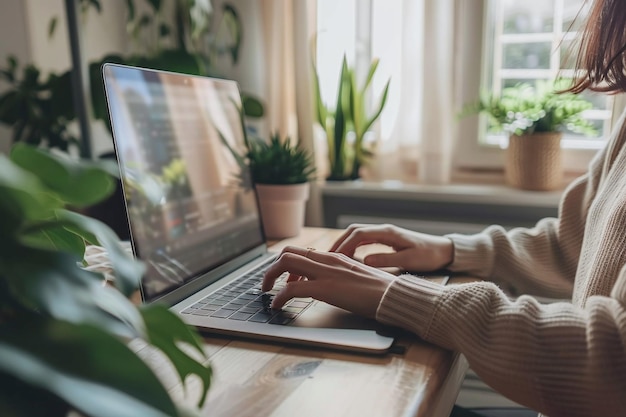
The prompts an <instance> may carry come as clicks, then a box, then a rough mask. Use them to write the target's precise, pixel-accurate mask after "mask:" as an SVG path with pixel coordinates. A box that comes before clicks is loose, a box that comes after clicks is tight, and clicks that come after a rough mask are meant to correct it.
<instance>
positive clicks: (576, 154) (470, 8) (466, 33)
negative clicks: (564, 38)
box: [453, 0, 626, 174]
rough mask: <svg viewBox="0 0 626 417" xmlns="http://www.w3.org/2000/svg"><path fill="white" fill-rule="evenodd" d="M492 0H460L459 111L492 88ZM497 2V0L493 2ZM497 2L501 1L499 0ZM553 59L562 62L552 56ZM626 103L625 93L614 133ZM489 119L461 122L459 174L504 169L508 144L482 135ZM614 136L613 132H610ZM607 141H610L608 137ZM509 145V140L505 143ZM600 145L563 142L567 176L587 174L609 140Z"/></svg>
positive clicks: (615, 106) (618, 100)
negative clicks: (491, 140)
mask: <svg viewBox="0 0 626 417" xmlns="http://www.w3.org/2000/svg"><path fill="white" fill-rule="evenodd" d="M489 1H490V0H466V1H459V2H458V4H459V17H458V19H459V22H458V23H459V24H458V25H457V27H458V29H459V30H458V31H457V34H456V48H457V51H458V54H457V56H458V57H459V62H458V65H457V74H456V82H457V86H456V87H457V88H456V97H457V103H458V106H459V108H458V110H459V111H460V109H461V108H462V107H463V105H464V104H466V103H473V102H476V101H477V100H478V98H479V94H480V91H481V89H482V86H485V85H489V71H490V69H489V68H488V67H489V66H490V65H493V64H492V63H491V62H488V60H487V59H486V58H487V57H488V56H493V55H494V54H493V51H492V50H490V49H489V48H490V47H491V48H492V45H493V44H494V42H490V41H489V39H488V37H489V36H490V34H491V32H492V31H493V27H492V26H491V25H492V24H493V21H494V20H493V19H494V17H493V16H492V15H491V14H490V13H491V8H490V7H489ZM491 1H494V0H491ZM495 1H497V0H495ZM552 55H553V56H552V57H551V59H558V57H554V55H556V54H552ZM625 104H626V100H625V99H624V97H623V94H619V95H616V96H615V97H614V100H613V103H612V109H611V112H612V118H611V122H610V123H608V125H609V126H610V128H611V130H612V128H613V127H614V126H615V124H616V123H617V121H618V119H619V116H620V115H621V113H622V111H623V110H624V107H625ZM486 123H487V117H486V116H484V115H479V116H478V117H466V118H463V119H461V120H459V123H458V125H457V132H456V135H455V136H456V137H455V145H456V146H455V154H454V155H453V167H454V168H455V170H457V171H499V170H501V169H502V168H503V166H504V151H505V147H506V144H502V145H501V146H498V145H495V144H487V143H485V141H484V140H482V139H483V138H481V137H480V135H481V134H485V132H486ZM609 133H610V132H609ZM605 139H606V138H605ZM504 142H506V140H505V141H504ZM596 143H597V146H593V144H591V146H588V147H584V146H583V147H581V146H578V147H572V146H568V145H571V143H568V141H567V140H564V141H563V145H564V146H563V168H564V170H565V172H566V173H572V174H579V173H582V172H584V171H586V169H587V166H588V164H589V162H590V161H591V159H592V158H593V156H594V155H595V154H596V153H597V152H598V150H599V149H600V148H602V147H603V146H604V143H606V140H604V141H597V142H596Z"/></svg>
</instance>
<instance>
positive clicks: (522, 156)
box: [505, 132, 563, 191]
mask: <svg viewBox="0 0 626 417" xmlns="http://www.w3.org/2000/svg"><path fill="white" fill-rule="evenodd" d="M561 136H563V134H562V133H560V132H548V133H534V134H532V135H511V136H510V137H509V148H508V150H507V153H506V168H505V173H506V182H507V184H509V185H511V186H513V187H517V188H521V189H524V190H534V191H549V190H555V189H558V188H560V187H561V186H562V185H563V168H562V163H561Z"/></svg>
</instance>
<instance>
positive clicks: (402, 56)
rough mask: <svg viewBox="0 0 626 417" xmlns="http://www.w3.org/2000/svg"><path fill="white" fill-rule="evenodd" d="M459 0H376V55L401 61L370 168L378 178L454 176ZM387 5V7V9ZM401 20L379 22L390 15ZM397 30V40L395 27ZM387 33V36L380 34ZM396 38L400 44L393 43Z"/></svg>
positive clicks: (373, 36)
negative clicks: (387, 126) (388, 119)
mask: <svg viewBox="0 0 626 417" xmlns="http://www.w3.org/2000/svg"><path fill="white" fill-rule="evenodd" d="M457 2H458V0H421V1H415V0H396V1H389V0H373V4H372V7H373V11H374V13H373V19H372V24H371V25H372V31H371V42H372V43H373V45H374V48H372V55H373V57H378V58H380V60H381V69H382V63H383V62H395V63H397V66H396V67H395V68H392V71H393V72H392V75H391V83H392V89H394V90H395V92H394V91H393V90H392V94H397V95H398V96H397V97H396V98H395V100H394V99H393V98H391V97H390V102H389V103H388V106H387V107H388V108H386V109H385V111H386V112H387V117H389V116H390V113H391V115H392V116H394V118H393V120H394V121H393V123H392V128H391V130H390V131H388V132H385V130H382V131H381V132H380V135H381V137H380V143H379V146H378V149H377V151H376V158H375V160H374V161H373V163H372V164H371V165H370V169H369V170H367V171H366V173H367V175H366V178H368V179H372V180H385V179H399V180H404V181H419V182H421V183H427V184H442V183H446V182H448V181H449V178H450V172H451V160H452V157H451V156H452V152H453V143H452V142H453V138H454V137H455V132H454V126H455V124H456V122H455V115H456V113H457V112H458V107H459V106H458V104H457V103H456V102H455V99H454V91H455V71H454V68H455V56H456V54H455V51H454V47H455V36H456V33H455V32H456V30H455V29H456V27H457V25H455V5H456V3H457ZM383 8H386V9H387V10H386V11H385V10H384V9H383ZM389 8H395V9H396V10H395V13H394V14H392V15H390V16H389V17H388V19H389V18H391V19H396V20H397V22H395V23H396V24H395V25H393V23H394V22H391V23H392V24H390V22H389V21H386V22H385V21H383V22H380V21H377V16H378V17H380V19H383V18H384V14H385V13H387V14H389V13H391V12H390V11H389ZM383 28H392V29H393V30H395V31H396V35H395V37H396V38H395V39H393V38H390V36H394V35H390V33H389V31H388V30H387V31H386V32H382V33H381V30H384V29H383ZM379 38H383V39H384V41H383V40H381V39H379ZM393 43H396V44H398V45H399V48H393V47H391V48H390V47H389V45H390V44H393Z"/></svg>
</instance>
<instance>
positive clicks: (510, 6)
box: [455, 0, 623, 173]
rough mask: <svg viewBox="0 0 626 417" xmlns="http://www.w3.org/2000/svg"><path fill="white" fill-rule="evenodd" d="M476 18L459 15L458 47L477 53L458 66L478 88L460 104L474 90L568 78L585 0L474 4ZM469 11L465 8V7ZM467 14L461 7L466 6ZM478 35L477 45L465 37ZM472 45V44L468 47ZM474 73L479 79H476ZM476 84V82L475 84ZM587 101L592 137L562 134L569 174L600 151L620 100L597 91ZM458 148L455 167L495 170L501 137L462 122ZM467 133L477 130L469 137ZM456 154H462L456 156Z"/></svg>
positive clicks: (499, 158) (482, 121) (486, 0)
mask: <svg viewBox="0 0 626 417" xmlns="http://www.w3.org/2000/svg"><path fill="white" fill-rule="evenodd" d="M479 4H480V7H482V9H483V10H482V14H481V15H479V14H477V13H474V15H469V16H464V17H463V18H462V19H463V23H464V25H463V27H464V28H463V29H462V30H463V31H464V33H462V34H461V38H462V40H460V42H461V46H460V47H461V48H469V49H470V50H472V51H481V53H480V54H479V56H480V62H478V61H477V60H474V61H472V60H471V59H469V60H468V59H465V60H464V61H463V62H461V66H462V67H463V71H464V73H465V74H467V78H468V80H466V81H467V82H471V81H472V80H474V81H475V82H476V83H477V84H478V85H480V88H478V87H476V88H473V89H472V88H470V89H465V90H464V91H463V92H462V93H461V96H460V100H462V102H463V103H468V102H472V101H474V100H475V99H476V97H477V94H478V93H479V90H483V89H484V90H489V91H492V92H495V93H498V92H500V91H502V89H503V88H506V87H508V86H513V85H515V84H517V83H521V82H527V83H531V84H532V83H534V82H536V81H538V80H553V79H554V78H556V77H557V76H562V77H568V78H571V77H573V76H574V75H575V74H574V70H573V67H574V66H573V64H574V62H575V56H574V54H575V53H576V52H577V48H576V46H577V45H574V44H573V43H574V41H575V40H576V39H577V35H578V31H579V30H580V29H581V27H582V23H583V22H584V20H585V14H586V13H587V12H588V9H589V2H586V1H585V0H526V1H524V2H520V1H516V0H480V1H479V0H475V1H474V5H475V6H478V5H479ZM469 7H471V6H469ZM466 10H467V7H466ZM476 31H480V32H482V35H483V39H482V44H478V42H477V41H472V40H471V39H469V40H466V39H463V38H464V37H469V38H471V36H469V34H470V33H472V32H476ZM472 42H473V43H472ZM479 74H480V75H479ZM479 80H480V81H479ZM583 95H584V97H585V98H587V99H588V100H589V101H591V102H592V103H593V106H594V107H593V109H591V110H588V111H587V112H586V113H585V117H586V118H588V119H589V120H590V121H592V123H593V124H594V125H595V127H596V129H597V130H598V132H599V133H598V135H597V136H596V137H586V136H583V135H578V134H574V133H573V132H565V135H564V137H563V142H562V146H563V148H564V168H565V170H566V171H570V172H572V173H579V172H582V171H584V170H585V169H586V167H587V164H588V162H589V161H590V159H591V158H592V157H593V155H594V154H595V153H596V152H597V151H598V149H600V148H601V147H602V146H603V145H604V143H605V141H606V139H607V135H608V134H609V133H610V131H611V128H612V125H613V123H614V122H615V119H616V115H617V116H619V114H620V113H621V110H622V109H623V99H621V98H620V97H619V96H608V95H606V94H601V93H592V92H585V93H583ZM462 125H463V126H464V128H463V131H462V132H460V133H459V137H458V142H457V143H458V145H459V150H458V152H457V155H456V159H455V165H456V166H458V167H461V168H479V169H480V168H498V167H501V166H502V155H501V153H502V151H501V149H502V148H505V147H506V146H507V138H506V136H505V135H504V134H502V133H499V134H495V133H493V132H490V131H489V126H488V123H487V120H486V117H485V118H481V119H480V120H479V121H478V124H477V125H476V124H472V123H469V122H465V123H462ZM471 132H477V135H473V134H472V133H471ZM461 155H462V156H461Z"/></svg>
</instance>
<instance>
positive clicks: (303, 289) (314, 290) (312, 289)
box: [271, 281, 320, 310]
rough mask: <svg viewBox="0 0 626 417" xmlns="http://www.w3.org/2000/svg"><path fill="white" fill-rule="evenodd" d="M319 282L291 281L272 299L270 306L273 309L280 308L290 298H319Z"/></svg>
mask: <svg viewBox="0 0 626 417" xmlns="http://www.w3.org/2000/svg"><path fill="white" fill-rule="evenodd" d="M319 286H320V284H319V283H316V282H314V281H296V282H291V283H289V284H287V285H285V286H284V287H283V289H281V290H280V291H279V292H278V293H277V294H276V295H275V296H274V299H273V300H272V305H271V307H272V308H273V309H277V310H279V309H281V308H283V306H284V305H285V304H286V303H287V301H289V300H291V299H292V298H308V297H312V298H315V299H319V295H320V294H318V293H319V290H318V288H319Z"/></svg>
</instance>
